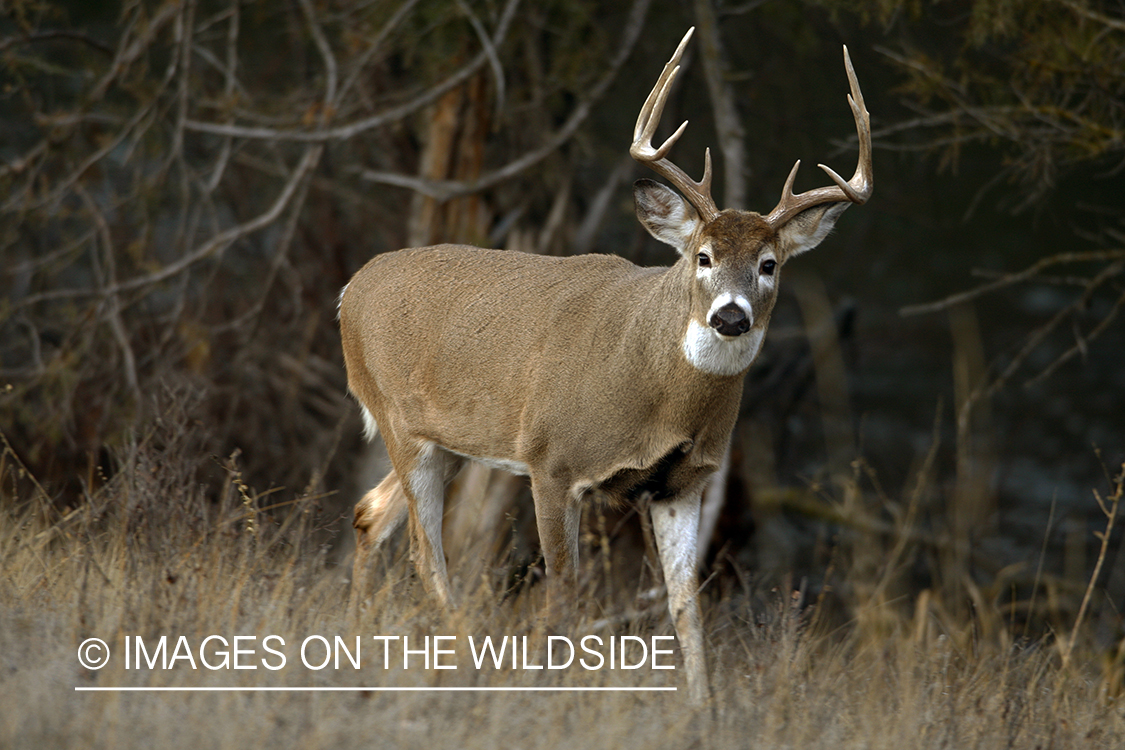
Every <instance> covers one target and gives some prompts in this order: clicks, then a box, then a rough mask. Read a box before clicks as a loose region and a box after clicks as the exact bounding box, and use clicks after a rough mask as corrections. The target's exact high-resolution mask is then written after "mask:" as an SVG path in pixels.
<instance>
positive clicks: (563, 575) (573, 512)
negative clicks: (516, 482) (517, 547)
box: [531, 477, 582, 621]
mask: <svg viewBox="0 0 1125 750" xmlns="http://www.w3.org/2000/svg"><path fill="white" fill-rule="evenodd" d="M531 493H532V495H533V496H534V497H535V525H536V526H537V527H538V529H539V546H540V547H541V548H542V550H543V562H544V565H545V566H546V569H547V571H546V572H547V617H548V621H553V620H556V619H557V618H558V616H559V615H560V614H561V613H562V612H564V611H568V610H569V609H573V605H574V597H575V595H576V591H575V589H576V587H577V582H578V531H579V529H578V527H579V524H580V522H581V519H582V509H581V507H580V506H579V505H578V502H577V501H575V500H574V499H573V498H571V497H570V493H568V492H567V489H566V487H565V486H562V485H560V484H559V483H557V482H550V481H545V482H544V481H540V480H539V479H538V478H536V477H532V481H531ZM567 605H570V606H569V607H568V606H567Z"/></svg>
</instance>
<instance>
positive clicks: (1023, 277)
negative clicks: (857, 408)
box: [898, 250, 1125, 317]
mask: <svg viewBox="0 0 1125 750" xmlns="http://www.w3.org/2000/svg"><path fill="white" fill-rule="evenodd" d="M1122 258H1125V250H1088V251H1082V252H1072V253H1058V254H1056V255H1052V256H1050V257H1047V258H1040V259H1039V260H1038V261H1036V262H1035V263H1034V264H1032V265H1031V266H1029V267H1027V268H1025V269H1024V270H1022V271H1020V272H1018V273H1013V274H1008V275H1005V276H1004V277H1003V278H1000V279H997V280H996V281H992V282H989V283H988V284H982V285H980V286H978V287H976V288H975V289H970V290H968V291H965V292H959V293H957V294H951V295H950V296H948V297H946V298H945V299H941V300H938V301H936V302H928V303H926V304H922V305H907V306H906V307H903V308H900V309H899V311H898V314H899V315H902V316H904V317H905V316H909V315H922V314H924V313H932V312H940V311H942V310H946V309H948V308H950V307H953V306H954V305H959V304H961V303H962V302H968V301H969V300H973V299H976V298H977V297H980V296H983V295H985V294H988V293H989V292H994V291H996V290H998V289H1003V288H1005V287H1009V286H1013V285H1015V284H1018V283H1020V282H1023V281H1027V280H1029V279H1032V278H1034V277H1035V276H1036V275H1037V274H1038V273H1039V272H1040V271H1042V270H1043V269H1044V268H1050V267H1051V266H1055V265H1059V264H1061V263H1084V262H1088V261H1106V260H1119V259H1122Z"/></svg>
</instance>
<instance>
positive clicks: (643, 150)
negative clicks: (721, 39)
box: [629, 26, 719, 221]
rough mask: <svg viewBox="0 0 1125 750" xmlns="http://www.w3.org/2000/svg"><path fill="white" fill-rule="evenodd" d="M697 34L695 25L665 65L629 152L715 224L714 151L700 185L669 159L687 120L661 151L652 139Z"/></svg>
mask: <svg viewBox="0 0 1125 750" xmlns="http://www.w3.org/2000/svg"><path fill="white" fill-rule="evenodd" d="M694 31H695V27H694V26H692V27H691V28H690V29H688V31H687V33H686V34H684V38H683V39H682V40H680V46H678V47H676V52H675V54H673V55H672V59H671V60H669V61H668V63H667V64H666V65H665V66H664V70H663V72H661V74H660V78H659V79H658V80H657V81H656V86H655V87H653V89H652V91H651V92H650V93H649V95H648V98H647V99H645V103H644V106H643V107H641V113H640V115H638V117H637V125H636V127H635V128H634V129H633V145H632V146H630V147H629V153H630V154H631V155H632V157H633V158H634V159H636V160H637V161H639V162H640V163H641V164H645V165H647V166H648V167H649V168H650V169H652V170H653V171H654V172H656V173H657V174H658V175H660V176H661V177H663V178H664V179H666V180H668V181H669V182H671V183H672V185H673V186H674V187H675V188H676V189H678V190H679V191H680V192H681V193H683V194H684V197H685V198H687V199H688V201H690V202H691V205H693V206H695V210H696V211H698V212H699V215H700V216H701V217H702V218H703V220H704V221H711V220H712V219H714V218H715V217H716V216H718V215H719V209H718V207H717V206H716V205H715V201H714V199H713V198H712V197H711V149H707V151H706V152H705V155H704V167H703V179H702V180H700V181H699V182H696V181H694V180H693V179H691V178H690V177H688V176H687V173H685V172H684V171H683V170H682V169H680V168H679V167H677V166H676V165H675V164H673V163H672V162H671V161H669V160H668V159H667V158H666V157H667V154H668V151H669V150H670V149H671V148H672V146H673V145H675V143H676V141H678V140H679V138H680V136H681V135H683V132H684V129H685V128H687V120H684V122H683V124H682V125H680V127H679V128H678V129H677V130H676V132H675V133H673V134H672V135H670V136H669V137H668V140H666V141H664V143H663V145H661V146H660V148H653V146H652V136H653V135H654V134H655V133H656V126H657V125H658V124H660V116H661V115H662V114H663V113H664V105H665V103H667V101H668V92H669V91H671V89H672V82H673V81H675V80H676V74H677V73H679V72H680V57H681V56H682V55H683V54H684V48H685V47H687V43H688V40H690V39H691V35H692V33H693V32H694Z"/></svg>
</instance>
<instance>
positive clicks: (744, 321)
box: [707, 302, 750, 336]
mask: <svg viewBox="0 0 1125 750" xmlns="http://www.w3.org/2000/svg"><path fill="white" fill-rule="evenodd" d="M707 323H708V325H710V326H711V327H712V328H714V329H715V330H716V331H718V332H719V333H720V334H722V335H723V336H741V335H742V334H744V333H746V332H747V331H749V330H750V318H748V317H746V313H745V312H744V311H743V310H742V308H741V307H739V306H738V305H736V304H735V303H733V302H730V303H728V304H726V305H723V306H722V307H720V308H719V309H718V310H716V311H715V312H713V313H711V317H710V318H709V319H708V320H707Z"/></svg>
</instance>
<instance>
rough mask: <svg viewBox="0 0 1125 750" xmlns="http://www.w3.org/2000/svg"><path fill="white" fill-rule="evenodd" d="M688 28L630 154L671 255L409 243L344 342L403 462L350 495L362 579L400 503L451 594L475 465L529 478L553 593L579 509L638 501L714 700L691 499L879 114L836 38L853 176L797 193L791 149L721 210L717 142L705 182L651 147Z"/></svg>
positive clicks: (359, 308)
mask: <svg viewBox="0 0 1125 750" xmlns="http://www.w3.org/2000/svg"><path fill="white" fill-rule="evenodd" d="M691 33H692V32H691V30H689V31H688V33H687V34H686V35H685V36H684V38H683V41H681V42H680V45H679V47H678V48H677V49H676V53H675V54H674V55H673V56H672V59H671V60H670V61H669V62H668V64H667V65H665V66H664V72H663V73H662V74H661V76H660V80H659V81H657V83H656V87H655V88H654V89H653V90H652V93H651V94H649V96H648V99H647V100H646V101H645V103H644V106H643V107H642V108H641V113H640V116H639V117H638V118H637V126H636V129H635V131H634V134H633V145H632V146H631V147H630V149H629V152H630V153H631V154H632V155H633V157H634V158H635V159H637V161H639V162H641V163H643V164H647V165H648V166H649V167H651V168H652V169H653V170H655V171H656V173H657V174H659V175H661V176H662V177H664V178H665V179H667V180H668V181H670V182H671V183H672V184H673V185H674V186H675V187H676V188H678V189H679V190H680V191H681V192H682V193H683V195H684V196H686V198H687V200H684V198H682V197H680V195H678V194H677V193H675V192H673V191H672V190H670V189H668V188H667V187H664V186H663V185H660V184H658V183H656V182H653V181H652V180H645V179H642V180H638V181H637V183H636V185H635V186H634V197H635V199H636V210H637V217H638V218H639V219H640V221H641V223H642V224H644V226H645V228H646V229H648V231H649V232H650V233H651V234H652V235H653V236H654V237H655V238H656V239H658V240H660V241H662V242H665V243H667V244H669V245H671V246H672V247H674V248H676V250H677V251H679V254H680V258H679V260H678V261H677V262H676V263H675V265H673V266H671V267H668V268H666V267H661V268H640V267H637V266H635V265H633V264H632V263H630V262H628V261H626V260H624V259H623V258H619V257H617V256H613V255H579V256H574V257H568V258H557V257H545V256H539V255H531V254H525V253H518V252H505V251H498V250H482V249H480V248H476V247H466V246H464V245H438V246H436V247H425V248H413V249H408V250H400V251H398V252H394V253H386V254H383V255H379V256H377V257H376V258H374V259H373V260H371V261H370V262H369V263H368V264H367V265H365V266H364V267H363V268H362V269H360V271H359V272H358V273H357V274H356V275H355V277H354V278H353V279H352V280H351V282H350V283H349V284H348V286H346V287H345V288H344V292H343V293H342V294H341V299H340V335H341V338H342V340H343V346H344V360H345V362H346V364H347V370H348V387H349V389H350V390H351V392H352V393H353V394H354V395H355V397H356V398H357V399H358V400H359V402H360V404H361V405H362V407H363V417H364V422H365V425H366V428H367V436H368V438H373V437H374V435H375V433H376V431H378V432H380V433H381V434H382V436H383V440H384V441H385V442H386V445H387V452H388V453H389V455H390V459H391V463H392V465H393V466H394V470H393V471H392V472H391V473H390V474H388V475H387V477H386V478H385V479H384V480H383V481H382V482H381V483H380V484H379V485H378V486H377V487H376V488H375V489H373V490H371V491H370V492H368V493H367V494H366V495H365V496H364V498H363V499H362V500H361V501H360V502H359V504H358V505H357V506H356V509H355V528H356V534H357V541H358V546H359V551H358V552H357V558H356V560H357V561H356V566H357V570H358V568H360V567H361V566H362V565H363V564H364V562H363V558H364V557H365V556H366V555H365V552H367V551H370V549H372V548H373V547H375V546H377V545H378V544H379V543H381V542H382V541H383V540H384V539H385V538H386V537H387V536H388V535H389V534H390V532H391V531H393V530H394V529H395V528H396V527H397V526H398V525H399V524H400V523H401V522H402V520H403V519H404V518H405V517H406V516H407V515H408V514H409V519H410V542H411V550H412V557H413V560H414V564H415V566H416V567H417V569H418V572H419V575H420V577H421V579H422V581H423V583H424V585H425V586H426V588H427V590H428V591H430V592H431V593H432V594H433V595H434V596H436V597H437V598H438V599H439V600H441V602H442V603H444V604H446V605H449V604H450V603H451V602H452V596H451V593H450V590H449V579H448V575H447V573H446V564H445V558H444V556H443V554H442V543H441V527H442V514H443V506H444V500H445V487H446V484H447V483H448V482H449V480H450V479H451V478H452V477H453V475H454V474H455V473H456V472H457V470H458V469H459V467H460V466H461V465H462V463H463V462H464V461H465V459H470V458H471V459H474V460H476V461H480V462H482V463H484V464H486V465H488V466H493V467H499V468H502V469H506V470H507V471H511V472H515V473H517V474H525V475H528V476H530V477H531V489H532V493H533V495H534V498H535V519H536V523H537V525H538V529H539V539H540V543H541V546H542V551H543V557H544V560H545V562H546V569H547V574H548V581H549V582H550V594H551V599H552V600H553V601H555V602H558V601H561V600H563V598H565V596H566V595H567V593H568V592H569V591H570V590H571V589H572V587H573V585H574V583H575V579H576V576H577V563H578V537H579V522H580V518H581V514H582V506H583V504H584V503H586V502H589V501H591V500H594V499H608V500H609V501H612V502H616V501H629V500H631V499H633V498H636V497H638V496H640V495H642V494H647V495H648V496H649V497H650V498H651V500H652V502H651V508H652V522H653V529H654V531H655V536H656V542H657V548H658V551H659V554H660V561H661V564H662V567H663V569H664V579H665V582H666V584H667V589H668V606H669V609H670V611H671V615H672V619H673V622H674V624H675V628H676V633H677V635H678V637H679V641H680V648H681V652H682V655H683V659H684V664H685V668H686V671H687V683H688V689H689V692H690V695H691V698H692V699H693V701H694V702H696V703H699V702H702V701H704V700H705V699H706V697H707V695H708V694H709V689H708V679H707V670H706V665H705V661H704V655H703V635H702V628H701V624H700V615H699V605H698V602H697V599H696V587H697V581H696V554H695V553H696V533H697V531H696V530H697V527H698V523H699V504H700V495H701V493H702V491H703V487H704V484H705V483H706V482H707V479H708V477H709V476H711V474H712V473H713V472H714V471H715V470H716V469H717V468H718V466H719V463H720V461H721V460H722V458H723V452H724V450H725V448H726V446H727V442H728V441H729V440H730V435H731V430H732V428H733V427H734V423H735V417H736V414H737V411H738V405H739V399H740V397H741V395H742V381H743V374H744V373H745V372H746V370H747V368H749V367H750V364H751V363H752V362H753V361H754V358H755V357H756V356H757V354H758V350H759V349H760V348H761V346H762V339H763V337H764V336H765V333H766V326H767V325H768V324H769V320H770V313H771V311H772V310H773V306H774V301H775V300H776V299H777V286H778V280H779V276H780V271H781V266H782V265H783V264H784V263H785V262H786V261H787V260H789V259H790V258H792V257H793V256H794V255H797V254H798V253H802V252H804V251H806V250H809V249H810V248H813V247H815V246H816V245H817V244H818V243H819V242H820V241H821V240H822V239H824V237H825V236H826V235H827V234H828V233H829V231H830V230H831V228H832V225H833V224H834V223H835V221H836V219H837V217H839V216H840V214H841V213H842V212H843V211H844V209H845V208H847V207H848V206H849V205H850V204H852V203H859V204H862V203H864V202H866V201H867V199H868V198H869V197H870V195H871V191H872V184H873V183H872V170H871V135H870V124H869V122H868V115H867V110H866V109H865V108H864V104H863V96H862V94H861V93H860V90H859V83H858V82H857V81H856V77H855V72H854V71H853V70H852V65H851V61H850V59H849V58H848V54H847V48H845V49H844V63H845V67H846V69H847V74H848V81H849V83H850V85H851V95H850V96H849V97H848V101H849V102H850V104H851V108H852V113H853V115H854V117H855V122H856V128H857V130H858V133H859V166H858V167H857V168H856V171H855V174H854V176H853V177H852V178H851V180H844V179H843V178H842V177H840V176H839V175H838V174H836V173H835V172H833V171H832V170H831V169H829V168H828V167H825V166H823V165H821V169H823V170H824V171H825V172H827V173H828V175H829V177H831V178H832V181H833V182H834V183H835V185H833V186H829V187H822V188H818V189H816V190H810V191H808V192H805V193H801V194H800V195H794V194H793V191H792V188H793V179H794V177H795V176H796V174H797V167H798V166H799V165H800V162H799V161H798V162H797V164H796V165H794V167H793V171H792V172H790V174H789V178H788V180H786V182H785V188H784V190H783V191H782V195H781V201H780V202H779V203H778V204H777V206H776V207H775V208H774V209H773V210H772V211H771V212H770V213H769V214H767V215H765V216H763V215H760V214H757V213H753V212H750V211H736V210H726V211H720V210H719V209H718V208H717V207H716V206H715V203H714V201H713V200H712V198H711V194H710V187H711V160H710V153H709V152H708V153H707V158H706V167H705V169H704V174H703V179H702V181H700V182H694V181H692V180H691V179H690V178H689V177H688V176H687V175H686V174H685V173H684V172H683V171H681V170H680V169H679V168H678V167H676V166H675V165H674V164H672V162H670V161H668V159H667V158H665V155H666V154H667V153H668V151H669V149H670V148H671V147H672V145H673V144H674V143H675V142H676V140H677V139H678V138H679V137H680V135H681V134H682V133H683V131H684V127H685V126H686V125H687V123H686V122H685V123H684V124H683V125H681V126H680V128H679V129H678V130H677V131H676V132H675V133H674V134H672V136H671V137H670V138H668V139H667V140H666V141H665V142H664V144H663V145H662V146H660V147H659V148H653V146H652V136H653V133H654V131H655V130H656V126H657V123H658V122H659V120H660V115H661V112H662V110H663V109H664V104H665V102H666V101H667V99H668V92H669V90H670V89H671V87H672V82H673V80H674V79H675V77H676V73H677V72H678V70H679V67H678V63H679V60H680V56H681V54H682V53H683V51H684V47H685V46H686V45H687V42H688V39H690V37H691ZM356 580H360V578H359V576H357V577H356Z"/></svg>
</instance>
